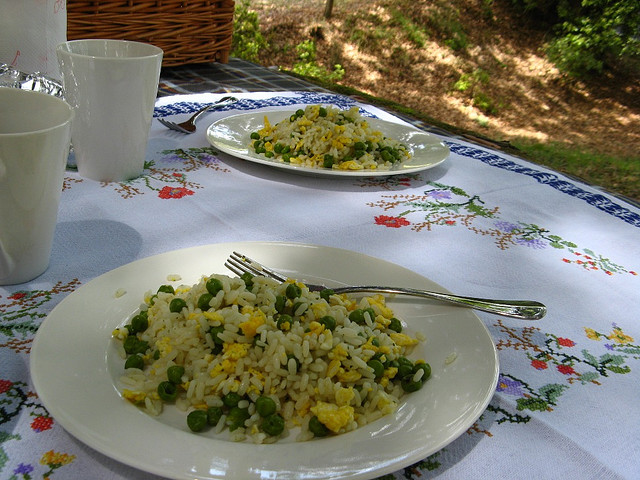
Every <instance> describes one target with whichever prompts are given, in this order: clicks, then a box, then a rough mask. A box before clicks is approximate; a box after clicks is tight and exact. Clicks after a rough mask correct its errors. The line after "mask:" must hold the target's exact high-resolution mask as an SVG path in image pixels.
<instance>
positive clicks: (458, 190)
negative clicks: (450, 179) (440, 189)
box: [443, 185, 469, 198]
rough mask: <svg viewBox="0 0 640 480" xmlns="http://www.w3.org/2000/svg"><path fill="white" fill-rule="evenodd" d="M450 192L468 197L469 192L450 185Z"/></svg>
mask: <svg viewBox="0 0 640 480" xmlns="http://www.w3.org/2000/svg"><path fill="white" fill-rule="evenodd" d="M443 186H444V185H443ZM451 193H453V194H454V195H460V196H461V197H467V198H468V197H469V194H468V193H467V192H465V191H464V190H463V189H461V188H458V187H451Z"/></svg>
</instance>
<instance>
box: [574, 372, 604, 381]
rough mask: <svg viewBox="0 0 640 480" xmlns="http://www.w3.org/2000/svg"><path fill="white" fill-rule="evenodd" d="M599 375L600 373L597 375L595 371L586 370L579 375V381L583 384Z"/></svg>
mask: <svg viewBox="0 0 640 480" xmlns="http://www.w3.org/2000/svg"><path fill="white" fill-rule="evenodd" d="M599 377H600V375H598V373H597V372H586V373H583V374H582V375H580V377H579V378H580V381H581V382H582V383H583V384H585V383H590V382H593V381H594V380H596V379H598V378H599Z"/></svg>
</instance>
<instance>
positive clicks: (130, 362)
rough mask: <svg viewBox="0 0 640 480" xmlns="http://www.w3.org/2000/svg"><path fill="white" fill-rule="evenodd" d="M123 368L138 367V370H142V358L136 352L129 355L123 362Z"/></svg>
mask: <svg viewBox="0 0 640 480" xmlns="http://www.w3.org/2000/svg"><path fill="white" fill-rule="evenodd" d="M124 368H125V369H126V368H139V369H140V370H142V369H143V368H144V360H143V359H142V357H141V356H140V355H138V354H135V355H131V356H130V357H128V358H127V360H126V361H125V362H124Z"/></svg>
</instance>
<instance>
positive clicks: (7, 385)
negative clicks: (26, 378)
mask: <svg viewBox="0 0 640 480" xmlns="http://www.w3.org/2000/svg"><path fill="white" fill-rule="evenodd" d="M12 386H13V382H10V381H9V380H0V393H5V392H8V391H9V390H11V387H12Z"/></svg>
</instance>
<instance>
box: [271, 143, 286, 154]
mask: <svg viewBox="0 0 640 480" xmlns="http://www.w3.org/2000/svg"><path fill="white" fill-rule="evenodd" d="M283 148H284V146H283V145H282V144H281V143H276V144H275V145H274V146H273V151H274V152H275V153H277V154H281V153H282V149H283Z"/></svg>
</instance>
